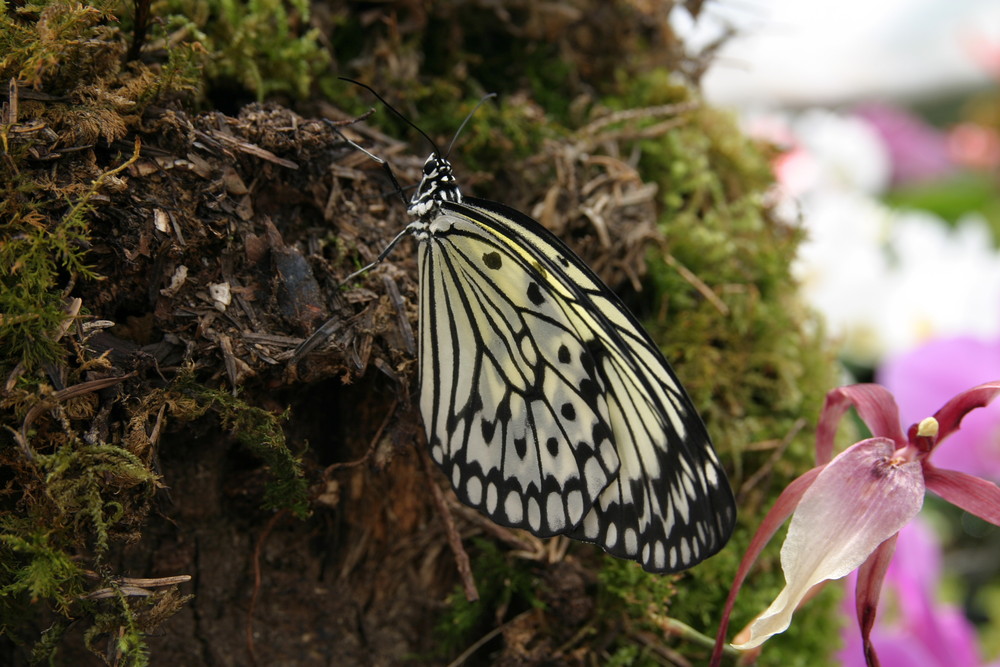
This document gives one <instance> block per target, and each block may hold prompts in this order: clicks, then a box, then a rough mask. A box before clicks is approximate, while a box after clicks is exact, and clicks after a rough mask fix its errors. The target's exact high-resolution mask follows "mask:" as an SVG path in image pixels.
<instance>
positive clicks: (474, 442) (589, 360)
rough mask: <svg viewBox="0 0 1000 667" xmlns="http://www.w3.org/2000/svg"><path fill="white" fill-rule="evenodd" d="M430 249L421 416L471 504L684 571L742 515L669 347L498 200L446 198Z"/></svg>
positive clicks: (425, 244)
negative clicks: (667, 355)
mask: <svg viewBox="0 0 1000 667" xmlns="http://www.w3.org/2000/svg"><path fill="white" fill-rule="evenodd" d="M430 231H431V233H430V234H427V235H426V237H425V238H422V239H421V246H420V262H419V263H420V266H421V319H420V327H421V328H420V331H421V333H420V339H421V409H422V412H423V417H424V422H425V425H426V427H427V432H428V439H429V441H430V443H431V452H432V456H433V457H434V459H435V460H436V461H437V462H438V463H439V464H440V465H441V466H442V468H443V469H444V471H445V473H446V474H448V475H449V477H450V478H451V482H452V484H453V486H454V487H455V489H456V492H457V493H458V494H459V496H460V498H461V499H462V500H463V501H464V502H466V503H467V504H470V505H472V506H474V507H477V508H479V509H480V510H482V511H483V512H485V513H486V514H488V515H489V516H490V517H491V518H493V519H494V520H496V521H497V522H498V523H501V524H504V525H509V526H516V527H522V528H526V529H529V530H531V531H532V532H533V533H535V534H537V535H540V536H549V535H553V534H560V533H561V534H567V535H569V536H570V537H574V538H576V539H581V540H586V541H591V542H596V543H597V544H599V545H601V546H602V547H603V548H604V549H606V550H607V551H608V552H610V553H612V554H613V555H616V556H619V557H623V558H630V559H633V560H638V561H639V562H640V563H642V565H643V567H644V568H646V569H647V570H650V571H656V572H662V571H676V570H680V569H684V568H686V567H689V566H691V565H693V564H694V563H696V562H698V561H700V560H703V559H704V558H707V557H708V556H710V555H712V554H713V553H715V552H716V551H718V550H719V549H720V548H721V547H722V545H723V544H724V543H725V542H726V540H727V539H728V535H729V533H730V532H731V530H732V526H733V523H734V521H735V509H734V505H733V499H732V494H731V491H730V490H729V486H728V482H727V481H726V479H725V475H724V473H723V471H722V469H721V466H720V465H719V462H718V460H717V458H716V457H715V453H714V451H713V449H712V447H711V443H710V440H709V438H708V435H707V433H706V432H705V428H704V426H703V424H702V422H701V420H700V418H699V417H698V416H697V413H696V412H695V411H694V408H693V407H692V406H691V403H690V400H689V399H688V398H687V395H686V394H685V392H684V390H683V389H682V388H681V385H680V383H679V382H678V381H677V379H676V377H675V376H674V375H673V372H672V371H671V370H670V368H669V366H668V365H667V363H666V361H664V359H663V357H662V354H661V353H660V352H659V350H658V348H657V347H656V346H655V344H654V343H653V342H652V341H651V339H650V338H649V336H648V335H647V334H646V333H645V331H644V330H643V329H642V327H641V326H640V325H639V324H638V323H637V322H636V321H635V319H634V318H633V317H632V316H631V314H629V312H628V311H627V310H626V309H625V307H624V305H623V304H622V303H621V301H620V300H619V299H618V297H617V296H616V295H614V293H612V292H611V291H610V290H609V289H608V288H607V287H606V286H605V285H604V284H603V283H602V282H601V281H600V279H599V278H597V277H596V276H595V275H594V274H593V272H592V271H591V270H590V269H589V268H588V267H587V266H586V265H585V264H583V262H582V261H581V260H580V259H579V258H577V257H576V255H575V254H573V253H572V251H570V250H569V249H568V248H567V247H566V246H565V245H564V244H563V243H562V242H561V241H559V240H558V239H557V238H556V237H555V236H553V235H552V234H551V233H550V232H548V231H547V230H545V229H544V228H543V227H541V225H539V224H538V223H537V222H535V221H534V220H531V219H530V218H528V217H527V216H524V215H523V214H520V213H518V212H517V211H514V210H513V209H509V208H508V207H505V206H503V205H500V204H495V203H493V202H486V201H483V200H476V199H469V198H466V199H465V200H464V202H463V203H454V202H444V203H442V204H441V208H440V210H439V212H438V217H436V218H434V220H433V222H432V224H431V229H430Z"/></svg>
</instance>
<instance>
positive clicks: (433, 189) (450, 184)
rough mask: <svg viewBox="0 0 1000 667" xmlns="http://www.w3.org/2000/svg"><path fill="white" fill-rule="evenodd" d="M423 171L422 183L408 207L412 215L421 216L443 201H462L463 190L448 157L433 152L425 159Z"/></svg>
mask: <svg viewBox="0 0 1000 667" xmlns="http://www.w3.org/2000/svg"><path fill="white" fill-rule="evenodd" d="M423 171H424V175H423V178H421V179H420V185H418V186H417V191H416V192H415V193H414V195H413V198H412V199H410V206H409V208H407V211H409V213H410V215H412V216H414V217H417V218H421V217H423V216H425V215H427V214H428V213H430V212H431V211H433V210H434V209H436V208H437V207H438V206H439V205H440V204H441V202H444V201H452V202H461V201H462V192H461V190H459V188H458V182H457V181H456V180H455V175H454V174H453V173H452V169H451V162H448V160H447V158H443V157H441V156H440V155H438V154H437V153H436V152H435V153H431V154H430V155H428V156H427V159H426V160H425V161H424V170H423Z"/></svg>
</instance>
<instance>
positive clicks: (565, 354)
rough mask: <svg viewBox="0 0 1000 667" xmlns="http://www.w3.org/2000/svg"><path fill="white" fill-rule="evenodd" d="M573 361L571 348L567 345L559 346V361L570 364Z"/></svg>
mask: <svg viewBox="0 0 1000 667" xmlns="http://www.w3.org/2000/svg"><path fill="white" fill-rule="evenodd" d="M570 361H572V357H571V356H570V354H569V348H568V347H566V346H565V345H560V346H559V363H561V364H568V363H569V362H570Z"/></svg>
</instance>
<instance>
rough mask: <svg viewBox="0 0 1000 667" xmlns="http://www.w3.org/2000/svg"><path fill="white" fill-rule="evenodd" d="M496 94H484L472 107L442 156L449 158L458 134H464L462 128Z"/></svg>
mask: <svg viewBox="0 0 1000 667" xmlns="http://www.w3.org/2000/svg"><path fill="white" fill-rule="evenodd" d="M496 96H497V94H496V93H490V94H488V95H483V97H482V99H481V100H479V101H478V102H476V106H474V107H472V111H470V112H469V115H468V116H466V117H465V120H463V121H462V124H461V125H459V126H458V129H457V130H456V131H455V136H453V137H452V138H451V143H449V144H448V150H446V151H445V152H444V155H442V156H441V157H444V158H446V159H447V157H448V156H449V155H451V149H452V148H453V147H454V146H455V142H456V141H457V140H458V135H460V134H462V130H464V129H465V126H466V125H467V124H468V123H469V121H470V120H471V119H472V117H473V116H474V115H475V113H476V112H477V111H479V107H481V106H483V103H484V102H485V101H486V100H488V99H490V98H491V97H496ZM438 155H440V153H438Z"/></svg>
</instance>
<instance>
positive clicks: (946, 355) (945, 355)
mask: <svg viewBox="0 0 1000 667" xmlns="http://www.w3.org/2000/svg"><path fill="white" fill-rule="evenodd" d="M998 377H1000V340H992V341H983V340H978V339H975V338H968V337H960V338H946V339H938V340H934V341H931V342H929V343H926V344H924V345H922V346H920V347H918V348H915V349H913V350H911V351H909V352H906V353H904V354H900V355H898V356H896V357H893V358H891V359H890V360H888V361H887V362H885V363H883V364H882V366H881V367H880V368H879V370H878V373H877V380H878V383H879V384H881V385H883V386H885V388H886V389H888V390H889V391H890V392H891V393H892V394H893V395H894V396H895V397H896V402H897V403H898V404H899V414H900V416H901V417H902V421H903V423H904V424H907V423H913V422H916V421H918V420H919V419H920V418H921V417H923V416H924V415H928V414H931V412H932V411H933V410H934V408H935V407H937V406H938V405H941V404H942V403H944V402H945V401H946V400H947V399H948V398H949V397H951V396H954V395H955V394H957V393H958V392H959V391H961V390H962V389H963V388H965V387H972V386H974V385H977V384H979V383H981V382H986V381H988V380H991V379H993V378H998ZM934 463H935V465H938V466H940V467H942V468H949V469H951V470H960V471H962V472H966V473H969V474H970V475H977V476H980V477H986V478H989V479H992V480H1000V404H998V405H994V406H990V407H987V408H985V409H983V410H976V411H975V412H974V413H971V414H970V415H969V416H968V417H966V418H965V420H964V421H963V422H962V430H961V431H959V432H957V433H955V434H954V435H953V436H951V440H950V443H949V445H948V446H947V447H945V448H944V449H942V450H941V451H939V452H937V453H935V454H934Z"/></svg>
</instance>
